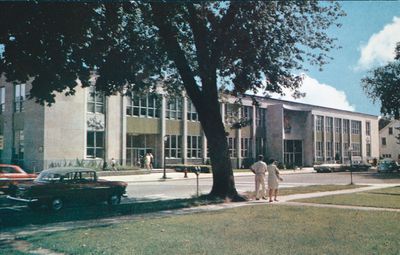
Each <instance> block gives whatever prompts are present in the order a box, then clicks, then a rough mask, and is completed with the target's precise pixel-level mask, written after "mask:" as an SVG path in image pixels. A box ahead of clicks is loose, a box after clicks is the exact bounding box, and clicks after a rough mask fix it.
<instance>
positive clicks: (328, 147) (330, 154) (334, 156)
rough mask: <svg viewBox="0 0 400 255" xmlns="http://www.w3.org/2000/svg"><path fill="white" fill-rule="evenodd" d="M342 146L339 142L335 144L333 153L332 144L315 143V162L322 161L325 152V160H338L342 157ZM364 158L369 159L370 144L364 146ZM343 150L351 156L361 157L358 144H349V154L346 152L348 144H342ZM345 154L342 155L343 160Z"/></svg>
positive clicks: (345, 156)
mask: <svg viewBox="0 0 400 255" xmlns="http://www.w3.org/2000/svg"><path fill="white" fill-rule="evenodd" d="M341 145H342V144H341V143H340V142H335V153H334V151H333V143H332V142H330V141H328V142H326V143H325V147H324V143H323V142H322V141H316V143H315V156H316V158H317V160H323V159H324V152H325V160H327V161H330V160H340V159H341V155H342V146H341ZM366 145H367V146H366V156H367V157H371V144H366ZM343 148H344V151H345V152H347V153H349V155H350V153H351V155H352V156H361V144H360V143H351V148H352V150H351V152H350V151H348V148H349V144H348V143H343ZM347 153H345V154H343V157H344V158H348V157H347V156H348V155H347Z"/></svg>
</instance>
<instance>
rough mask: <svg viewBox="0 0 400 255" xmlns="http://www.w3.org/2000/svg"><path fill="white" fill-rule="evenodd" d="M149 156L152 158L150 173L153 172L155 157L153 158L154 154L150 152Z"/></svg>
mask: <svg viewBox="0 0 400 255" xmlns="http://www.w3.org/2000/svg"><path fill="white" fill-rule="evenodd" d="M149 156H150V171H151V170H153V161H154V157H153V154H152V153H151V152H149Z"/></svg>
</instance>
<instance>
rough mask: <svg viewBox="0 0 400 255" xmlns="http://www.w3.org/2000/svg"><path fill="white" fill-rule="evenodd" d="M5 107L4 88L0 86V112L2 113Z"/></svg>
mask: <svg viewBox="0 0 400 255" xmlns="http://www.w3.org/2000/svg"><path fill="white" fill-rule="evenodd" d="M5 107H6V88H5V87H1V88H0V114H2V113H3V112H4V110H5Z"/></svg>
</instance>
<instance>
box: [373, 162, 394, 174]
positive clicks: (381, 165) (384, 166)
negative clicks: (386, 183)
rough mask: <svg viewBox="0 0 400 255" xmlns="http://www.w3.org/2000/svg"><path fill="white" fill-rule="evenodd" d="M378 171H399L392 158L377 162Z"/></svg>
mask: <svg viewBox="0 0 400 255" xmlns="http://www.w3.org/2000/svg"><path fill="white" fill-rule="evenodd" d="M377 169H378V173H391V172H394V171H399V165H398V164H397V163H396V161H394V160H388V159H384V160H380V161H379V162H378V167H377Z"/></svg>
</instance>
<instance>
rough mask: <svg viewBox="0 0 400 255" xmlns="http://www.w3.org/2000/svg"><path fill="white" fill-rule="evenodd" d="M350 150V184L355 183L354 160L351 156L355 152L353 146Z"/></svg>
mask: <svg viewBox="0 0 400 255" xmlns="http://www.w3.org/2000/svg"><path fill="white" fill-rule="evenodd" d="M348 152H349V159H350V185H353V184H354V183H353V167H352V164H353V163H352V162H353V161H352V160H351V156H352V154H353V148H352V147H351V146H349V149H348Z"/></svg>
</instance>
